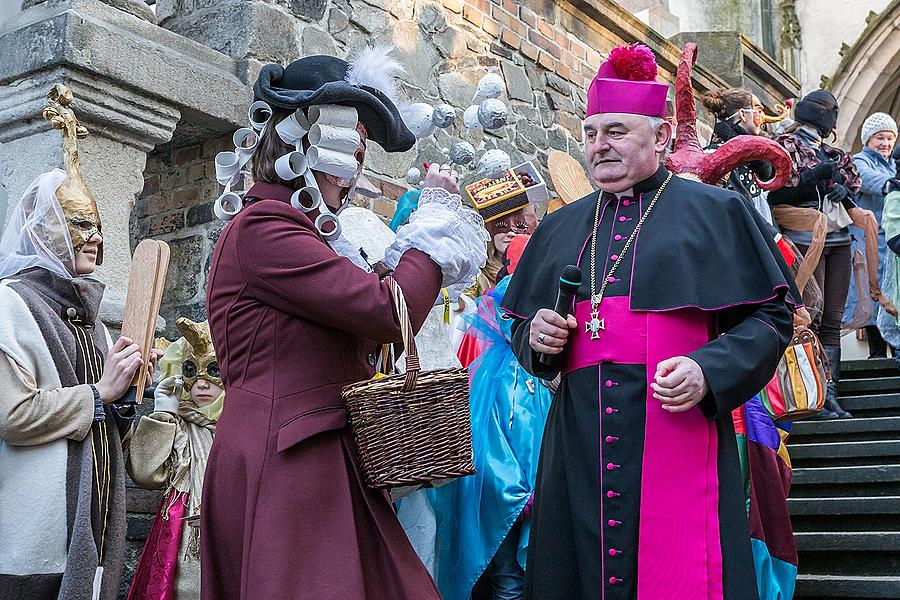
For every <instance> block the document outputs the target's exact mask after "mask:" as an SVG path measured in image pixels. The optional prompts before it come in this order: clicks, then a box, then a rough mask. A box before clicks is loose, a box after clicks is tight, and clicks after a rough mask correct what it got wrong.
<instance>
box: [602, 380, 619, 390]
mask: <svg viewBox="0 0 900 600" xmlns="http://www.w3.org/2000/svg"><path fill="white" fill-rule="evenodd" d="M603 385H605V386H606V387H608V388H611V387H612V386H614V385H616V382H615V381H613V380H612V379H607V380H606V383H604V384H603Z"/></svg>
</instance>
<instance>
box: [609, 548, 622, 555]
mask: <svg viewBox="0 0 900 600" xmlns="http://www.w3.org/2000/svg"><path fill="white" fill-rule="evenodd" d="M620 554H622V551H621V550H619V549H617V548H610V549H609V555H610V556H618V555H620Z"/></svg>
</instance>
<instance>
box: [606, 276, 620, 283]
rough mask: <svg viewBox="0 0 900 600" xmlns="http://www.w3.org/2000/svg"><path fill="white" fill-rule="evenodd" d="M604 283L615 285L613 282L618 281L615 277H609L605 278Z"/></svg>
mask: <svg viewBox="0 0 900 600" xmlns="http://www.w3.org/2000/svg"><path fill="white" fill-rule="evenodd" d="M606 281H608V282H610V283H615V282H617V281H618V279H616V278H615V277H611V276H610V277H607V278H606Z"/></svg>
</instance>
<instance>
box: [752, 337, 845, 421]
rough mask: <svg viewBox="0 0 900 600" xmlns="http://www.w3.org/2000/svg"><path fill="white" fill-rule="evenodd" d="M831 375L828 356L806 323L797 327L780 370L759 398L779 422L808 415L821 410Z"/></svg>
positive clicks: (779, 364) (794, 419)
mask: <svg viewBox="0 0 900 600" xmlns="http://www.w3.org/2000/svg"><path fill="white" fill-rule="evenodd" d="M830 379H831V372H830V368H829V365H828V358H827V357H826V356H825V351H824V350H823V348H822V344H821V342H819V338H818V337H816V334H814V333H813V332H812V331H810V330H809V329H807V328H806V327H795V328H794V337H793V338H792V339H791V343H790V345H789V346H788V348H787V350H786V351H785V353H784V356H783V357H782V359H781V361H780V362H779V363H778V370H777V371H776V372H775V376H774V377H772V380H771V381H770V382H769V383H768V385H766V387H765V389H764V390H762V392H761V393H760V399H761V400H762V403H763V406H765V407H766V410H767V411H768V413H769V415H771V416H772V420H773V421H775V422H776V423H778V422H781V421H800V420H802V419H808V418H809V417H812V416H814V415H816V414H818V412H819V411H820V410H822V406H823V405H824V404H825V386H826V384H827V383H828V380H830Z"/></svg>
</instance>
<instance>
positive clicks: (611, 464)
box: [606, 463, 620, 471]
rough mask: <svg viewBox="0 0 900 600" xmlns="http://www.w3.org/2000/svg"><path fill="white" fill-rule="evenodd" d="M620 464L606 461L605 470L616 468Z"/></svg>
mask: <svg viewBox="0 0 900 600" xmlns="http://www.w3.org/2000/svg"><path fill="white" fill-rule="evenodd" d="M619 466H620V465H617V464H614V463H606V470H607V471H612V470H613V469H618V468H619Z"/></svg>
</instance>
